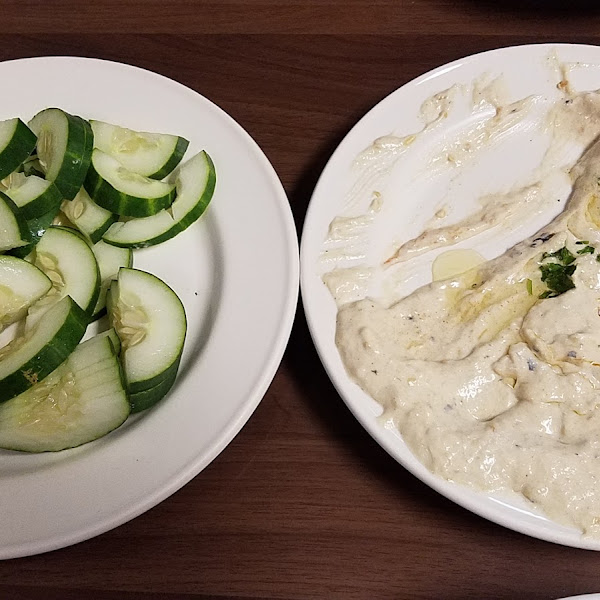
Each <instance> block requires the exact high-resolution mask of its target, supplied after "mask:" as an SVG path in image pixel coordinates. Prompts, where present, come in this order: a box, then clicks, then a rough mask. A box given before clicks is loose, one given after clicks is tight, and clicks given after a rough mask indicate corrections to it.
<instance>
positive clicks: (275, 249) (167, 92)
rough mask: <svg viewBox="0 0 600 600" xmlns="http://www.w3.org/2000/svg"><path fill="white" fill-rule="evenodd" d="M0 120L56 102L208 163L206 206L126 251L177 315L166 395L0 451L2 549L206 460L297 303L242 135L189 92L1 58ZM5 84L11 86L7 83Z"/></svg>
mask: <svg viewBox="0 0 600 600" xmlns="http://www.w3.org/2000/svg"><path fill="white" fill-rule="evenodd" d="M0 79H1V80H2V81H4V82H5V83H6V82H10V83H7V84H6V85H7V86H8V87H7V88H6V93H4V94H3V95H2V101H1V102H0V119H6V118H9V117H13V116H16V115H18V116H20V117H22V118H24V119H29V118H30V117H32V116H33V115H34V114H35V113H36V112H37V111H38V110H40V109H42V108H46V107H49V106H57V107H60V108H63V109H65V110H67V111H70V112H72V113H74V114H78V115H81V116H83V117H87V118H96V119H100V120H105V121H109V122H113V123H117V124H121V125H124V126H127V127H130V128H132V129H138V130H146V131H164V132H168V133H178V134H180V135H183V136H185V137H187V138H188V139H189V140H190V148H189V149H188V154H187V155H186V157H187V156H191V155H192V154H193V153H196V152H198V151H199V150H201V149H203V148H205V149H206V150H207V151H208V152H209V153H210V155H211V156H212V158H213V160H214V163H215V165H216V169H217V188H216V192H215V195H214V198H213V201H212V204H211V206H210V207H209V209H208V211H207V213H206V214H205V215H204V216H203V218H202V219H201V220H200V221H199V222H197V223H196V224H195V225H193V226H192V227H191V228H190V229H188V230H187V231H185V232H184V233H182V234H181V235H179V236H178V237H176V238H174V239H173V240H170V241H169V242H167V243H165V244H163V245H161V246H157V247H154V248H149V249H145V250H143V251H136V253H135V254H134V266H136V267H139V268H142V269H145V270H148V271H151V272H152V273H155V274H156V275H158V276H159V277H161V278H163V279H164V280H166V281H167V283H169V285H171V286H172V287H173V289H174V290H175V291H176V292H177V293H178V294H179V296H180V298H181V299H182V301H183V303H184V305H185V308H186V312H187V316H188V337H187V340H186V345H185V350H184V355H183V360H182V365H181V372H180V376H179V378H178V380H177V382H176V384H175V387H174V389H173V390H172V392H171V393H170V395H169V397H168V398H167V399H166V400H165V401H163V402H162V403H160V404H158V405H157V406H156V407H155V408H153V409H151V410H150V411H149V412H148V413H146V414H142V415H140V416H139V417H138V418H136V419H130V420H129V421H128V422H127V423H126V424H125V425H124V426H123V427H122V428H120V429H119V430H117V431H115V432H113V433H112V434H110V435H108V436H106V437H105V438H103V439H101V440H99V441H97V442H94V443H92V444H88V445H86V446H82V447H80V448H77V449H75V450H70V451H64V452H59V453H57V454H43V455H26V454H18V453H9V452H0V507H1V510H0V558H11V557H17V556H24V555H30V554H35V553H39V552H45V551H47V550H52V549H56V548H60V547H63V546H67V545H69V544H73V543H76V542H79V541H81V540H84V539H87V538H90V537H92V536H95V535H98V534H100V533H102V532H104V531H107V530H108V529H111V528H113V527H116V526H117V525H120V524H121V523H124V522H126V521H128V520H129V519H132V518H133V517H135V516H137V515H139V514H140V513H142V512H144V511H145V510H148V509H149V508H151V507H152V506H154V505H156V504H157V503H158V502H160V501H161V500H164V499H165V498H167V497H168V496H169V495H170V494H172V493H173V492H175V491H176V490H177V489H179V488H180V487H181V486H183V485H184V484H185V483H187V482H188V481H189V480H190V479H191V478H192V477H194V476H195V475H196V474H197V473H199V472H200V471H201V470H202V469H203V468H204V467H206V466H207V465H208V464H209V463H210V462H211V461H212V460H213V459H214V458H215V457H216V456H217V455H218V454H219V452H221V450H223V448H225V446H226V445H227V444H228V443H229V442H230V441H231V440H232V439H233V437H234V436H235V435H236V433H237V432H238V431H239V430H240V429H241V427H242V426H243V425H244V423H245V422H246V421H247V420H248V418H249V417H250V415H251V414H252V412H253V411H254V409H255V408H256V406H257V405H258V403H259V402H260V400H261V398H262V396H263V394H264V393H265V391H266V390H267V387H268V386H269V384H270V383H271V380H272V378H273V376H274V375H275V372H276V370H277V367H278V366H279V362H280V360H281V357H282V356H283V351H284V349H285V346H286V343H287V340H288V337H289V334H290V331H291V326H292V321H293V317H294V313H295V308H296V301H297V294H298V245H297V239H296V232H295V228H294V223H293V220H292V215H291V211H290V208H289V204H288V201H287V198H286V195H285V193H284V190H283V188H282V186H281V183H280V182H279V180H278V178H277V175H276V174H275V171H274V170H273V168H272V167H271V165H270V163H269V162H268V160H267V159H266V157H265V156H264V154H263V153H262V152H261V150H260V149H259V148H258V146H257V145H256V144H255V142H254V141H253V140H252V139H251V138H250V136H249V135H248V134H247V133H246V132H245V131H244V130H243V129H242V128H241V127H240V126H239V125H238V124H237V123H236V122H235V121H234V120H233V119H231V118H230V117H229V116H228V115H227V114H226V113H224V112H223V111H222V110H221V109H219V108H218V107H217V106H215V105H214V104H212V103H211V102H209V101H208V100H207V99H205V98H203V97H202V96H200V95H199V94H197V93H196V92H194V91H192V90H190V89H188V88H186V87H184V86H183V85H180V84H179V83H176V82H174V81H171V80H170V79H167V78H165V77H162V76H160V75H156V74H154V73H151V72H149V71H145V70H142V69H138V68H134V67H131V66H127V65H123V64H118V63H112V62H107V61H101V60H92V59H83V58H62V57H59V58H55V57H49V58H35V59H25V60H16V61H9V62H4V63H0ZM9 89H10V91H9Z"/></svg>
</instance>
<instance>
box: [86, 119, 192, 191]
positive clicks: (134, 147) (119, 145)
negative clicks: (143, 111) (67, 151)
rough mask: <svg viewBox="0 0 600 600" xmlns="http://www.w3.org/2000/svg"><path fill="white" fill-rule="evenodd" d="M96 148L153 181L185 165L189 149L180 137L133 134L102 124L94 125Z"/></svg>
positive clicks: (185, 141) (141, 132) (129, 131)
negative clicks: (184, 159)
mask: <svg viewBox="0 0 600 600" xmlns="http://www.w3.org/2000/svg"><path fill="white" fill-rule="evenodd" d="M90 125H91V126H92V131H93V132H94V148H98V149H99V150H102V152H106V154H110V156H112V157H113V158H116V159H117V160H118V161H119V162H120V163H121V164H122V165H123V166H124V167H125V168H126V169H128V170H129V171H132V172H133V173H137V174H138V175H144V176H145V177H150V178H151V179H163V178H164V177H166V176H167V175H169V173H171V171H172V170H173V169H174V168H175V167H176V166H177V165H178V164H179V163H180V162H181V159H182V158H183V155H184V154H185V151H186V150H187V147H188V145H189V142H188V140H186V139H185V138H182V137H179V136H177V135H169V134H164V133H148V132H145V131H133V130H132V129H127V128H126V127H119V126H118V125H111V124H110V123H104V122H102V121H90Z"/></svg>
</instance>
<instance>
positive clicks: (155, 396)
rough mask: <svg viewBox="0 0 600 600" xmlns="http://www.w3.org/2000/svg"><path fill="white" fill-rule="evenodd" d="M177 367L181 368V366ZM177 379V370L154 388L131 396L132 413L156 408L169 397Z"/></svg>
mask: <svg viewBox="0 0 600 600" xmlns="http://www.w3.org/2000/svg"><path fill="white" fill-rule="evenodd" d="M177 366H179V364H178V365H177ZM176 379H177V369H174V370H172V371H171V375H170V376H169V377H167V378H166V379H164V380H163V381H161V382H160V383H159V384H157V385H155V386H154V387H151V388H150V389H148V390H143V391H141V392H136V393H134V394H130V395H129V404H130V405H131V412H132V413H138V412H141V411H143V410H146V409H148V408H150V407H152V406H154V405H155V404H156V403H157V402H158V401H159V400H162V399H163V398H164V397H165V396H166V395H167V392H168V391H169V390H170V389H171V388H172V387H173V384H174V383H175V380H176Z"/></svg>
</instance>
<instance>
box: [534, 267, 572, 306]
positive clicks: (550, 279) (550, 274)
mask: <svg viewBox="0 0 600 600" xmlns="http://www.w3.org/2000/svg"><path fill="white" fill-rule="evenodd" d="M576 268H577V267H576V265H572V264H566V265H560V264H558V263H547V264H545V265H540V271H541V272H542V281H543V282H544V283H545V284H546V285H547V286H548V290H546V291H545V292H543V293H542V294H540V298H554V297H556V296H560V295H561V294H564V293H565V292H567V291H568V290H572V289H573V288H574V287H575V284H574V283H573V279H572V278H571V275H573V273H575V269H576Z"/></svg>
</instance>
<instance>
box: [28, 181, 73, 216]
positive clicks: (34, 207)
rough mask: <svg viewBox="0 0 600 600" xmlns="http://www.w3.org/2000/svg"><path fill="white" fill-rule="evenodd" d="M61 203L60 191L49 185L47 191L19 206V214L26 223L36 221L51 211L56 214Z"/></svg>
mask: <svg viewBox="0 0 600 600" xmlns="http://www.w3.org/2000/svg"><path fill="white" fill-rule="evenodd" d="M62 201H63V196H62V194H61V192H60V190H59V189H58V188H57V187H56V186H55V185H54V184H51V185H50V186H49V187H48V189H47V190H46V191H45V192H44V193H43V194H40V195H39V196H38V197H37V198H35V200H32V201H31V202H28V203H27V204H24V205H23V206H21V208H20V210H21V214H22V215H23V218H24V219H26V220H28V221H29V220H30V219H36V218H37V217H41V216H42V215H45V214H46V213H49V212H50V211H52V210H54V211H55V212H58V209H59V207H60V205H61V202H62Z"/></svg>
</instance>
